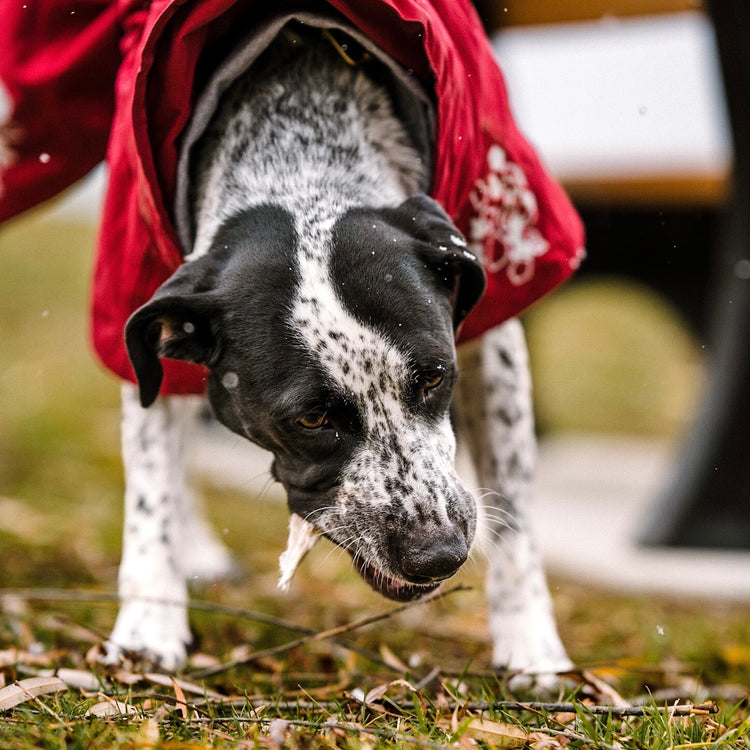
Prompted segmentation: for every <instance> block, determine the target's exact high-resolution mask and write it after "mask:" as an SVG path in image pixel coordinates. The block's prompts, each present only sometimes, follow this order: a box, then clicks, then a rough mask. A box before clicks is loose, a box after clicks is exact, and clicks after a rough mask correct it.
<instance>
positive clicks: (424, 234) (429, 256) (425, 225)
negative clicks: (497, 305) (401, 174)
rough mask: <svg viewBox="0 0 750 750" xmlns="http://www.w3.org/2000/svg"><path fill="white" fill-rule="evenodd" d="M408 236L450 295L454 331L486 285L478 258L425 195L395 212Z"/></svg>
mask: <svg viewBox="0 0 750 750" xmlns="http://www.w3.org/2000/svg"><path fill="white" fill-rule="evenodd" d="M398 211H399V213H400V214H401V216H402V218H403V220H404V221H405V226H404V228H405V229H406V231H407V232H409V233H410V234H412V235H413V236H415V237H417V239H419V240H421V242H422V245H421V247H420V251H419V252H420V256H421V258H422V260H424V262H425V263H426V264H427V265H428V266H429V267H430V268H432V269H434V271H435V272H436V273H437V274H438V276H439V278H440V280H441V281H442V282H443V283H444V284H445V286H446V287H447V288H448V290H449V292H450V293H451V294H452V304H453V328H454V330H458V327H459V325H461V322H462V321H463V319H464V318H465V317H466V316H467V315H468V314H469V312H471V309H472V308H473V307H474V305H476V304H477V302H479V299H480V297H481V296H482V293H483V292H484V288H485V285H486V283H487V280H486V277H485V273H484V269H483V268H482V264H481V263H480V262H479V258H477V257H476V255H474V253H472V252H471V251H470V250H469V247H468V245H467V243H466V240H465V239H464V238H463V236H462V235H461V232H459V231H458V229H457V228H456V225H455V224H454V223H453V222H452V221H451V220H450V217H449V216H448V214H446V213H445V211H443V209H442V208H441V206H440V204H439V203H437V202H436V201H434V200H433V199H432V198H429V197H428V196H426V195H416V196H414V197H412V198H409V199H408V200H406V201H405V202H404V203H402V204H401V205H400V206H399V208H398Z"/></svg>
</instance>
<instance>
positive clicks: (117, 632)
mask: <svg viewBox="0 0 750 750" xmlns="http://www.w3.org/2000/svg"><path fill="white" fill-rule="evenodd" d="M190 642H191V636H190V628H189V626H188V623H187V613H186V611H185V608H184V606H179V605H171V604H159V603H151V602H134V601H131V602H128V603H126V604H124V605H123V606H122V608H121V609H120V613H119V614H118V616H117V621H116V622H115V627H114V628H113V630H112V634H111V635H110V637H109V639H108V640H107V641H105V642H104V643H103V644H102V647H101V651H100V655H99V661H100V662H101V663H102V664H106V665H110V666H113V665H122V664H129V665H131V666H134V667H135V668H137V669H140V670H156V671H160V672H176V671H178V670H180V669H181V668H182V667H183V666H185V663H186V662H187V649H188V645H189V644H190Z"/></svg>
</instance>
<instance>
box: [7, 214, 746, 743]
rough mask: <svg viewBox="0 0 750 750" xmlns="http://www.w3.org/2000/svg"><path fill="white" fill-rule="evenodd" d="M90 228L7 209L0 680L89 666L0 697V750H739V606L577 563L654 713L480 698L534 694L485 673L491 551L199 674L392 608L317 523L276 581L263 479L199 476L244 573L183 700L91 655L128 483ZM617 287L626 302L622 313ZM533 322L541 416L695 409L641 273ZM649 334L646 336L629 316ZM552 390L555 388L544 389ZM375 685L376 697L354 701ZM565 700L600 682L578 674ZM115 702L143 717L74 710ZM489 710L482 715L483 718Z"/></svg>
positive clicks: (683, 360)
mask: <svg viewBox="0 0 750 750" xmlns="http://www.w3.org/2000/svg"><path fill="white" fill-rule="evenodd" d="M93 243H94V230H93V229H92V228H91V227H88V226H82V225H76V224H71V225H64V224H61V223H60V222H59V221H57V222H50V221H48V220H45V219H44V217H43V216H41V215H35V216H31V217H27V218H25V219H24V220H23V221H18V222H15V223H13V224H11V225H9V226H7V227H5V228H4V229H0V415H1V416H0V570H1V571H2V579H1V580H0V587H2V589H3V593H2V594H0V680H4V681H5V684H6V685H12V683H13V682H14V681H16V680H19V681H22V680H25V679H28V678H30V677H33V676H35V675H39V674H43V675H46V674H51V673H52V672H54V671H56V670H60V669H62V670H74V671H72V672H70V671H68V672H65V671H62V672H60V674H61V675H62V676H65V677H66V679H70V680H71V682H74V678H76V679H80V678H81V676H82V675H83V676H85V675H89V676H90V675H94V676H96V677H97V679H98V680H99V681H100V682H99V683H98V684H97V685H94V686H92V685H88V686H85V687H80V686H78V687H76V686H72V685H71V686H69V687H67V688H66V689H64V690H60V691H59V692H54V693H50V694H48V695H43V696H40V697H38V698H36V699H31V698H30V699H28V700H26V701H24V702H22V703H21V704H20V705H18V706H16V707H14V708H12V709H10V710H8V711H5V712H0V747H2V748H3V750H5V749H6V748H7V749H8V750H30V749H31V748H64V747H65V748H91V747H112V748H146V747H160V748H193V747H279V746H281V745H284V746H286V747H291V748H305V749H307V748H318V747H320V748H323V747H331V746H336V747H347V748H348V747H351V748H370V747H402V746H403V747H415V746H433V745H439V746H446V745H453V744H454V743H456V742H458V743H460V744H461V746H463V747H475V746H480V747H487V746H494V745H498V744H500V743H501V742H506V743H507V742H510V741H511V740H510V737H511V735H513V734H514V733H513V732H512V731H511V730H510V729H508V728H507V725H511V726H514V727H517V728H519V729H520V730H521V731H522V732H525V733H526V735H525V737H526V740H525V741H526V744H527V745H528V746H536V747H551V748H556V747H569V748H578V747H622V748H633V749H636V748H638V749H640V748H685V749H686V750H687V748H713V747H716V748H720V747H732V748H747V747H750V724H748V720H749V717H750V712H749V711H748V707H747V687H746V686H747V685H749V684H750V618H748V616H747V608H746V607H744V608H743V607H731V606H719V605H716V604H712V605H711V606H707V605H705V604H700V603H697V604H695V603H694V604H685V603H681V602H678V601H670V600H666V599H663V598H654V597H624V596H616V595H612V594H606V593H603V592H601V591H596V590H592V589H589V588H587V587H585V586H584V585H582V584H581V583H579V582H571V581H554V586H553V591H554V597H555V606H556V609H557V612H558V616H559V620H560V624H561V631H562V636H563V639H564V641H565V642H566V644H568V647H569V649H570V651H571V655H572V657H573V658H574V659H575V661H576V663H578V664H580V665H582V666H584V667H586V668H588V669H590V670H593V672H594V673H595V674H596V675H598V676H599V677H601V678H603V679H605V680H606V681H607V682H608V683H610V684H611V685H613V686H614V687H615V688H616V689H617V690H618V691H619V692H620V693H621V694H622V695H624V696H626V697H627V698H629V699H634V698H641V699H644V700H646V701H647V703H648V705H650V706H651V708H650V709H648V710H647V712H646V715H645V716H642V717H635V718H620V717H607V716H592V715H590V714H588V713H587V712H586V711H585V710H584V709H581V708H579V709H578V710H577V711H576V712H573V713H571V714H567V713H563V712H560V711H553V712H550V711H547V710H540V709H534V710H526V711H523V712H518V711H511V710H509V709H508V708H507V707H502V706H498V705H494V706H491V707H489V708H486V709H485V710H480V709H479V708H478V707H477V706H478V705H479V703H480V702H482V701H485V702H488V703H496V702H497V701H501V700H505V699H508V698H511V697H520V698H523V697H528V696H524V695H523V694H519V695H516V696H514V695H512V694H511V692H510V691H509V689H508V687H507V685H506V684H505V683H504V681H503V679H502V677H501V676H499V675H496V674H494V673H493V672H492V670H491V669H490V664H489V652H488V648H487V643H488V635H487V624H486V619H485V614H484V605H483V599H482V593H481V584H482V582H481V578H482V561H481V560H477V561H475V562H473V563H472V564H470V565H468V566H467V569H466V570H465V571H464V572H463V573H462V574H461V576H460V577H459V583H461V584H463V585H466V586H470V587H471V590H469V591H460V592H456V593H454V594H451V595H450V596H448V597H446V598H445V599H443V600H439V601H435V602H431V603H428V604H420V605H416V606H414V607H411V608H409V609H407V610H406V611H403V612H401V613H398V614H394V615H392V616H390V617H387V618H385V619H382V620H381V621H379V622H377V623H375V624H372V625H370V626H368V627H363V628H360V629H357V630H354V631H352V632H351V633H348V634H347V635H346V636H345V637H343V638H342V639H341V640H339V641H335V642H334V641H333V640H330V639H326V640H321V641H318V642H313V643H307V644H304V645H302V646H299V647H297V648H294V649H292V650H288V651H281V652H279V653H278V654H276V655H274V656H267V657H266V658H264V659H262V660H261V661H260V662H253V663H248V664H246V665H244V666H238V667H235V668H233V669H231V670H228V671H223V672H220V673H219V674H216V675H214V676H211V677H207V678H205V679H200V678H195V675H196V674H197V673H199V672H200V670H202V669H204V668H205V667H206V666H208V665H216V664H224V663H227V662H229V661H231V660H233V659H236V658H238V657H240V656H242V655H243V654H245V655H246V654H247V653H249V652H257V651H260V650H263V649H267V648H272V647H279V646H281V645H283V644H284V643H287V642H288V641H291V640H293V639H294V638H296V637H298V633H296V632H295V631H294V629H293V628H300V627H301V628H307V629H309V630H312V631H314V632H320V631H325V630H328V629H330V628H333V627H337V626H340V625H342V624H344V623H351V622H354V621H356V620H358V619H359V618H362V617H364V616H368V615H372V614H373V613H379V612H385V613H388V612H390V611H391V609H392V606H391V605H389V604H387V603H386V602H384V601H383V600H382V599H380V598H379V597H377V596H376V595H375V594H374V593H372V592H370V591H369V590H367V589H366V587H365V586H364V585H363V584H362V583H361V581H360V580H359V579H358V577H357V576H356V575H355V574H353V573H352V572H351V570H350V566H349V562H348V558H347V557H346V556H345V555H343V554H342V553H340V552H339V551H337V550H334V549H332V548H331V547H330V546H325V544H323V543H321V545H319V547H318V548H316V549H315V550H313V552H312V553H311V555H310V556H309V557H308V558H307V559H306V560H305V562H304V563H303V565H302V566H301V568H300V570H299V571H298V574H297V577H296V579H295V584H294V586H293V589H292V591H291V592H290V593H289V594H287V595H282V594H280V593H279V592H277V591H276V587H275V584H276V576H277V558H278V555H279V553H280V551H281V549H282V546H283V544H284V541H285V536H286V511H285V508H284V506H283V502H281V497H280V493H279V492H278V489H277V488H275V487H273V486H272V487H270V488H269V489H268V490H267V491H266V492H265V494H263V495H262V496H260V497H250V496H248V495H247V494H246V493H240V492H236V491H229V490H226V489H218V488H216V487H212V486H205V487H204V490H205V492H206V494H207V496H208V497H209V498H210V505H209V509H210V512H211V514H212V515H213V516H214V520H215V521H216V523H217V528H219V529H220V530H222V531H223V532H224V535H225V537H226V540H227V542H228V543H229V545H230V546H231V547H232V549H233V550H234V551H235V553H236V555H237V559H238V562H239V564H240V566H241V568H242V570H244V571H245V572H246V573H247V581H245V582H241V583H237V584H233V585H229V584H223V585H214V586H210V587H207V588H205V589H203V590H201V591H198V592H195V597H196V599H197V600H199V601H200V602H201V607H202V608H201V609H198V610H195V611H193V612H192V613H191V620H192V623H193V627H194V630H195V633H196V637H197V644H196V655H195V656H194V657H193V662H192V663H191V664H190V665H189V666H188V668H187V670H186V672H185V674H184V675H183V676H184V677H185V678H186V679H188V680H190V679H193V678H194V682H196V683H198V685H199V688H198V692H196V693H191V692H189V691H187V690H186V691H185V694H184V700H185V703H186V704H187V705H182V704H181V701H182V700H183V697H182V695H181V693H180V689H179V688H175V686H174V685H173V684H172V683H167V684H166V685H164V684H157V683H155V682H154V681H153V679H151V678H149V677H147V676H142V675H137V674H136V673H135V672H134V671H133V670H130V672H128V671H127V670H126V671H124V672H123V673H122V674H120V675H119V676H118V675H112V674H109V673H106V672H104V671H102V670H101V669H100V668H99V667H97V666H96V665H95V664H94V665H93V666H92V664H90V663H89V661H87V659H86V655H87V652H88V651H89V649H91V648H92V647H95V646H96V644H97V643H98V642H99V641H100V639H101V638H102V637H103V636H105V635H106V633H107V632H108V630H109V628H110V627H111V625H112V623H113V620H114V616H115V604H114V603H113V601H112V600H111V595H112V593H113V592H114V586H115V577H116V567H117V562H118V556H119V545H120V524H121V502H120V496H121V493H122V475H121V468H120V463H119V445H118V427H119V414H118V401H119V388H118V383H117V382H116V381H115V380H114V379H113V378H112V377H110V376H109V375H108V374H106V373H105V372H103V371H102V370H101V369H100V368H99V366H98V365H97V364H96V363H95V360H94V359H93V357H92V355H91V353H90V351H89V347H88V343H87V335H86V307H87V288H86V287H87V279H88V277H89V273H90V260H91V254H92V247H93ZM628 306H630V307H629V309H630V312H631V316H632V315H634V316H636V317H637V319H638V320H639V323H638V325H637V326H635V329H634V330H631V328H632V327H631V328H629V327H628V326H629V324H628V322H627V321H628V320H629V319H630V318H628V316H627V315H626V314H625V309H626V308H628ZM560 321H563V322H562V323H561V322H560ZM529 325H530V343H531V347H532V361H534V362H535V363H536V364H535V369H536V373H535V374H536V391H537V397H538V399H539V409H540V414H539V417H540V422H541V423H542V426H543V427H544V429H546V430H553V429H563V428H567V429H570V428H578V429H584V428H585V429H599V430H607V429H614V428H617V429H618V430H620V431H625V432H630V433H636V434H644V433H646V434H649V435H653V434H659V435H662V436H673V435H675V434H677V433H678V432H679V430H680V429H681V428H682V426H683V425H684V424H685V423H686V421H687V419H688V417H689V412H690V409H691V408H692V402H693V400H694V399H695V397H696V395H695V394H696V393H697V388H698V387H699V384H700V378H701V375H700V371H701V367H702V365H701V357H700V355H699V353H698V350H697V347H695V345H694V344H693V343H692V342H691V341H690V339H689V337H687V335H686V334H684V332H682V330H681V329H680V328H679V326H678V325H677V321H676V320H675V319H674V317H673V316H672V315H671V314H670V313H669V311H668V310H666V309H665V308H664V307H663V306H661V305H660V304H657V303H656V302H655V300H654V299H653V298H652V297H650V296H649V295H647V294H645V293H644V292H643V291H642V290H638V289H632V288H622V287H620V286H616V287H613V286H611V285H610V286H606V285H586V286H582V287H580V288H571V289H570V290H567V291H566V292H564V293H562V294H560V295H557V296H555V297H552V298H551V299H550V300H547V301H545V302H544V303H543V304H542V305H540V307H539V308H538V309H537V310H536V311H535V312H534V313H533V315H532V316H530V319H529ZM642 330H643V331H647V332H648V333H647V334H646V335H645V337H639V336H637V335H636V334H637V332H638V331H642ZM664 341H667V342H669V343H668V345H665V344H664V343H663V342H664ZM626 346H627V347H630V348H629V349H628V350H627V351H625V349H624V348H623V347H626ZM592 351H593V354H592ZM571 357H573V358H578V360H577V361H578V368H577V369H579V370H583V371H585V372H586V373H591V375H590V378H591V382H590V383H589V382H586V383H583V384H582V383H579V382H578V379H577V378H576V377H575V375H574V370H573V369H571V368H572V365H570V363H569V362H568V360H569V359H570V358H571ZM587 357H588V360H586V358H587ZM580 358H583V359H584V360H585V362H584V364H585V366H584V367H581V366H580V365H581V359H580ZM624 359H627V361H628V362H629V365H628V368H629V369H628V368H623V366H622V362H623V361H624ZM655 362H656V364H657V365H658V368H662V369H664V370H665V372H666V373H668V375H669V377H670V378H671V381H672V383H673V384H675V383H676V384H677V385H674V386H673V388H672V389H671V391H669V392H668V391H667V390H665V389H664V388H663V386H662V385H661V384H660V383H661V378H663V377H664V375H663V373H662V374H660V373H659V372H656V373H655V372H654V369H655V368H654V367H653V365H654V363H655ZM658 368H656V369H658ZM597 373H598V374H597ZM586 377H587V378H588V377H589V375H587V376H586ZM644 379H645V382H648V383H650V384H651V386H652V388H655V389H656V390H657V392H658V393H661V394H662V395H661V396H660V398H659V399H658V400H657V401H651V402H644V387H643V383H644ZM602 383H604V384H605V385H606V387H605V385H602ZM584 386H585V387H591V388H594V389H595V390H596V393H597V394H598V395H597V396H596V398H595V399H594V400H595V401H596V403H597V407H596V414H597V416H596V417H595V418H594V417H593V416H591V415H581V414H580V404H578V405H576V404H577V402H576V399H577V398H579V396H578V395H577V394H578V393H579V392H580V391H581V389H582V388H583V387H584ZM660 389H661V390H660ZM550 391H552V393H553V394H554V398H553V397H545V395H544V394H549V393H550ZM680 394H681V395H680ZM561 400H562V401H563V402H565V403H566V404H568V403H570V404H572V406H571V407H570V408H569V409H568V411H567V412H566V411H565V410H564V409H562V408H561V407H558V406H557V403H558V402H559V401H561ZM566 408H567V407H566ZM644 415H646V417H644ZM42 589H45V591H43V590H42ZM46 589H53V590H52V591H49V590H46ZM311 591H312V592H313V595H310V592H311ZM83 594H85V595H86V596H83ZM320 602H326V606H325V607H322V606H320ZM211 607H214V608H215V611H209V610H210V609H211ZM229 608H234V610H230V609H229ZM253 612H260V613H263V615H265V616H269V617H275V618H279V619H281V620H283V621H285V622H287V623H289V624H290V628H289V629H287V628H284V627H280V626H278V625H274V624H272V623H269V622H267V621H262V620H259V619H258V618H257V617H255V616H254V615H253ZM292 626H293V627H292ZM399 664H403V665H405V669H404V668H402V667H399V666H398V665H399ZM428 678H429V679H428ZM384 686H388V687H387V689H385V688H384V693H383V696H382V697H381V698H380V699H379V700H377V701H374V702H373V703H372V705H369V706H367V707H365V706H363V705H362V704H361V703H358V702H357V701H356V700H355V699H354V698H352V695H354V694H357V691H362V693H363V694H366V693H368V692H369V691H371V690H374V689H377V688H378V687H384ZM742 686H745V687H742ZM213 693H216V694H218V695H220V696H222V698H221V699H220V698H219V697H217V696H216V695H214V694H213ZM0 695H1V694H0ZM558 697H559V698H561V699H563V700H570V699H572V698H574V697H575V698H581V699H582V698H585V697H589V698H591V699H593V700H595V701H599V702H607V701H608V700H609V696H607V695H606V694H602V693H601V692H597V690H596V689H595V688H594V687H592V686H591V685H590V684H586V682H585V680H583V681H581V680H580V679H579V680H574V681H572V682H571V683H570V686H569V687H568V688H567V689H566V692H565V691H564V693H563V694H561V695H560V696H555V698H558ZM677 698H679V699H681V700H682V701H683V702H684V701H702V700H704V699H705V698H708V699H716V700H717V702H718V704H719V708H720V711H719V713H718V714H716V715H698V716H692V717H686V718H668V717H665V716H664V715H663V714H662V713H661V712H660V711H659V710H657V707H662V706H664V705H665V704H671V703H673V701H674V700H676V699H677ZM113 699H116V700H118V701H120V702H121V704H122V705H127V706H130V707H131V710H132V713H129V714H128V715H127V716H125V715H123V716H120V717H109V718H95V717H91V716H89V715H87V712H88V711H89V710H90V709H91V708H92V707H93V706H97V705H99V704H102V703H105V702H107V701H108V700H113ZM480 715H481V716H482V717H483V718H485V719H486V720H488V721H489V722H490V723H489V724H486V725H484V726H480V725H479V724H478V723H477V718H478V717H479V716H480ZM277 719H282V720H283V721H284V722H286V723H279V722H278V721H275V722H274V720H277ZM529 733H532V734H529ZM477 743H478V745H477ZM545 743H546V744H545Z"/></svg>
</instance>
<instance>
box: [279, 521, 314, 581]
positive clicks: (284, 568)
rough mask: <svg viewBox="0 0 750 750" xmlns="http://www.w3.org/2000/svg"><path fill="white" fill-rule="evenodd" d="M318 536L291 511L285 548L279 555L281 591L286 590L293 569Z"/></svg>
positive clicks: (306, 522)
mask: <svg viewBox="0 0 750 750" xmlns="http://www.w3.org/2000/svg"><path fill="white" fill-rule="evenodd" d="M319 538H320V532H319V531H318V529H317V528H316V527H315V526H314V524H311V523H310V522H309V521H305V519H304V518H302V517H301V516H298V515H297V514H296V513H292V515H291V516H290V517H289V539H288V540H287V543H286V549H285V550H284V551H283V552H282V553H281V557H279V569H280V571H281V577H280V578H279V582H278V584H277V585H278V587H279V588H280V589H281V590H282V591H288V590H289V586H290V584H291V582H292V577H293V576H294V571H295V570H297V566H298V565H299V564H300V563H301V562H302V558H303V557H304V556H305V555H306V554H307V553H308V552H309V551H310V550H311V549H312V548H313V547H314V546H315V542H317V541H318V539H319Z"/></svg>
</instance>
